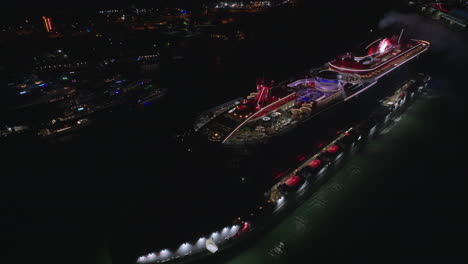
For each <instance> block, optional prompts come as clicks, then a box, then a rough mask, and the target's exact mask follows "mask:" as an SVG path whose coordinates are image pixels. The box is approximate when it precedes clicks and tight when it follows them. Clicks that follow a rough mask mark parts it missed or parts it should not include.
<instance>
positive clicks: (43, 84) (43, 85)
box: [39, 83, 47, 87]
mask: <svg viewBox="0 0 468 264" xmlns="http://www.w3.org/2000/svg"><path fill="white" fill-rule="evenodd" d="M39 86H41V87H45V86H47V84H45V83H41V84H39Z"/></svg>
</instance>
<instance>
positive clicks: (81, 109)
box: [76, 107, 84, 111]
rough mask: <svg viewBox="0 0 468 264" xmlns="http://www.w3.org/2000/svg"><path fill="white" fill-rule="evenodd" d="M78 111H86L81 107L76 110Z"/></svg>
mask: <svg viewBox="0 0 468 264" xmlns="http://www.w3.org/2000/svg"><path fill="white" fill-rule="evenodd" d="M76 110H78V111H83V110H84V107H79V108H78V109H76Z"/></svg>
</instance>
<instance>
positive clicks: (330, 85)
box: [198, 30, 430, 144]
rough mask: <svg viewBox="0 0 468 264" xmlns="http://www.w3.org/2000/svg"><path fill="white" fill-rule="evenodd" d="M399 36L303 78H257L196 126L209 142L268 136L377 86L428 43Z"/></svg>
mask: <svg viewBox="0 0 468 264" xmlns="http://www.w3.org/2000/svg"><path fill="white" fill-rule="evenodd" d="M403 33H404V30H402V31H401V32H400V33H399V34H394V35H391V36H388V37H382V38H378V39H376V40H374V41H372V42H370V43H368V44H367V45H365V46H363V47H362V48H361V49H360V50H359V51H357V52H347V53H345V54H343V55H340V56H338V57H337V58H336V59H334V60H332V61H330V62H328V63H327V64H325V65H324V66H323V67H320V68H318V69H313V70H311V71H310V74H308V76H305V77H304V78H301V79H295V80H289V81H284V82H281V83H279V84H272V83H271V82H270V83H268V82H265V81H259V82H257V91H255V92H253V93H251V94H250V95H248V96H247V97H246V98H244V99H243V100H242V102H241V103H240V104H238V105H236V106H235V107H232V108H229V109H227V110H226V111H225V112H223V113H220V114H218V115H217V116H216V118H213V119H212V120H211V121H210V122H208V123H206V124H205V125H204V126H203V127H201V128H198V133H199V134H201V135H202V137H204V138H206V139H208V140H209V141H211V142H219V143H222V144H248V143H256V142H261V141H265V140H268V139H269V138H271V137H274V136H276V135H279V134H281V133H283V132H286V131H287V130H289V129H292V128H294V127H296V126H297V125H298V124H300V123H303V122H304V121H306V120H309V119H311V118H312V117H314V116H316V115H318V114H320V113H322V112H324V111H325V110H327V109H329V108H330V107H332V106H334V105H336V104H339V103H342V102H346V101H348V100H350V99H351V98H353V97H356V96H358V95H359V94H361V93H364V92H365V91H366V90H368V89H370V88H371V87H373V86H375V85H376V84H381V82H382V80H381V79H382V78H383V77H384V76H386V75H387V74H389V73H390V72H392V71H394V70H396V69H398V68H400V67H401V66H402V65H404V64H407V63H409V62H411V61H412V60H414V59H415V58H417V57H418V56H419V55H421V54H422V53H424V52H425V51H427V50H428V49H429V47H430V43H429V42H427V41H424V40H417V39H410V38H406V37H404V36H403Z"/></svg>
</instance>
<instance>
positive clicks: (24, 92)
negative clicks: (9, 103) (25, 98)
mask: <svg viewBox="0 0 468 264" xmlns="http://www.w3.org/2000/svg"><path fill="white" fill-rule="evenodd" d="M26 93H27V92H26V91H22V92H20V93H19V94H26Z"/></svg>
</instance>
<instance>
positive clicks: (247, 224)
mask: <svg viewBox="0 0 468 264" xmlns="http://www.w3.org/2000/svg"><path fill="white" fill-rule="evenodd" d="M249 229H250V224H249V222H245V223H244V226H243V227H242V232H247V231H249Z"/></svg>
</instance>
